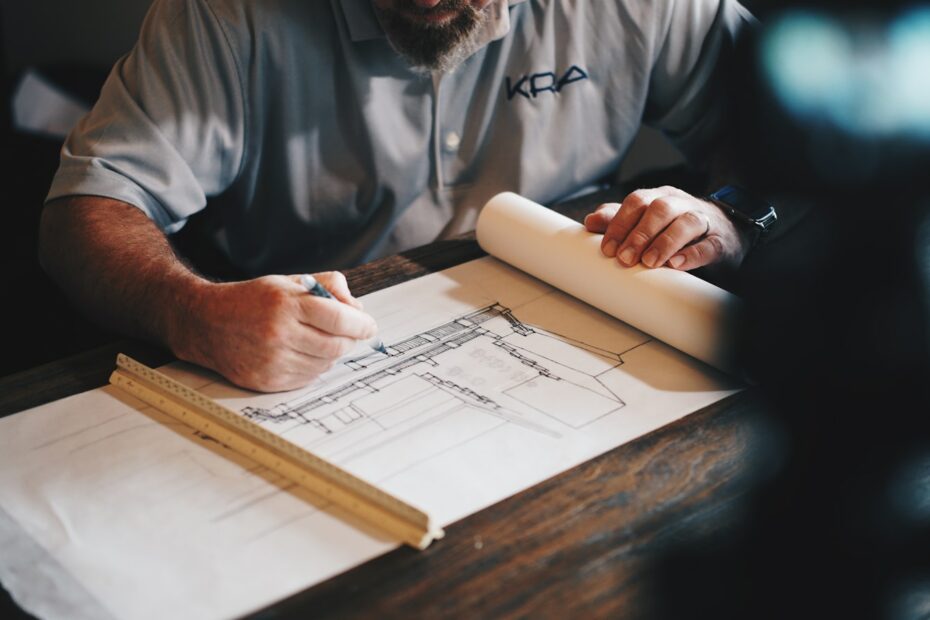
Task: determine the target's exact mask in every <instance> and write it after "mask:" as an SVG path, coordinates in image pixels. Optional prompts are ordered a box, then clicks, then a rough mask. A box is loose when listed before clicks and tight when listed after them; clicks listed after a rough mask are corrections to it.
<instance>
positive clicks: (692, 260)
mask: <svg viewBox="0 0 930 620" xmlns="http://www.w3.org/2000/svg"><path fill="white" fill-rule="evenodd" d="M724 254H725V250H724V247H723V242H722V240H721V239H720V237H718V236H717V235H711V236H709V237H707V238H706V239H703V240H701V241H699V242H697V243H695V244H693V245H689V246H688V247H686V248H685V249H683V250H682V251H681V252H678V253H676V254H675V255H674V256H672V257H671V258H669V259H668V266H669V267H671V268H673V269H679V270H681V271H690V270H691V269H697V268H698V267H703V266H705V265H710V264H711V263H715V262H717V261H719V260H720V259H721V258H722V257H723V256H724ZM660 264H661V263H660Z"/></svg>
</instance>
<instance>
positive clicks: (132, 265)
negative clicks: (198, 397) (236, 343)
mask: <svg viewBox="0 0 930 620" xmlns="http://www.w3.org/2000/svg"><path fill="white" fill-rule="evenodd" d="M39 257H40V261H41V263H42V266H43V267H44V269H45V270H46V272H47V273H48V274H49V275H50V276H51V277H52V279H53V280H55V281H56V282H57V283H58V285H59V286H60V287H61V288H62V289H63V290H64V292H65V293H66V294H67V295H68V296H69V297H70V298H71V299H72V301H73V302H74V303H75V304H76V305H77V306H78V307H79V308H80V309H81V310H82V311H83V312H85V313H86V314H87V315H88V316H90V317H91V318H92V319H93V320H94V321H96V322H98V323H100V324H101V325H103V326H104V327H106V328H107V329H111V330H114V331H117V332H119V333H122V334H124V335H127V336H130V337H135V338H143V339H146V340H149V341H152V342H157V343H159V344H162V345H165V346H167V347H169V348H172V349H174V346H173V345H174V343H175V342H176V341H177V340H178V338H179V334H180V330H181V328H182V327H183V320H184V318H185V317H189V315H190V311H191V310H192V309H193V308H194V306H195V305H196V303H197V302H196V299H197V297H198V296H199V295H200V294H201V292H202V291H203V290H204V288H205V287H207V286H209V283H207V282H206V281H205V280H203V279H202V278H200V277H198V276H197V275H195V274H194V273H192V272H191V270H190V269H188V268H187V267H186V266H185V265H184V264H183V263H182V262H181V261H180V260H179V259H178V258H177V256H176V255H175V254H174V251H173V250H172V248H171V245H170V244H169V243H168V240H167V239H166V238H165V236H164V234H162V232H161V231H160V230H158V228H157V227H156V226H155V225H154V224H153V223H152V222H151V220H149V218H148V217H146V215H145V214H144V213H142V212H141V211H140V210H139V209H137V208H135V207H133V206H131V205H128V204H126V203H123V202H119V201H116V200H111V199H107V198H100V197H94V196H81V197H73V198H64V199H61V200H57V201H54V202H52V203H49V204H48V205H47V206H46V208H45V210H44V211H43V214H42V220H41V224H40V237H39Z"/></svg>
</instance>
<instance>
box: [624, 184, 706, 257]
mask: <svg viewBox="0 0 930 620" xmlns="http://www.w3.org/2000/svg"><path fill="white" fill-rule="evenodd" d="M682 203H683V200H682V199H680V198H678V197H675V196H670V197H661V198H656V199H655V200H653V201H652V202H651V203H649V205H648V206H647V207H646V208H645V209H644V210H643V212H642V215H641V217H640V218H639V221H638V222H637V223H636V225H635V226H634V227H633V228H632V230H630V231H629V234H627V236H626V239H625V240H624V241H623V243H620V244H619V245H618V248H617V252H616V256H617V260H619V261H620V263H621V264H623V265H626V266H627V267H632V266H633V265H635V264H636V263H638V262H640V260H642V258H643V256H644V254H645V253H646V251H647V250H651V249H652V244H653V243H654V242H655V241H656V240H658V238H659V236H660V235H661V234H662V233H663V231H665V230H666V229H667V228H668V227H669V226H670V225H671V224H672V223H673V222H674V221H675V220H676V219H677V218H678V217H679V216H680V215H681V214H682V212H683V211H685V209H686V205H685V204H682ZM702 233H703V227H701V228H700V229H699V230H698V232H697V234H702ZM679 234H680V233H679ZM693 239H694V237H691V238H689V239H687V240H686V241H684V242H683V243H682V244H681V245H679V246H678V247H675V248H673V249H672V250H671V251H669V255H671V253H672V252H674V251H675V250H678V249H680V248H681V246H682V245H684V243H687V242H688V241H692V240H693ZM668 241H669V239H668V238H666V243H668ZM650 258H651V259H654V258H655V254H654V253H651V254H650ZM660 264H661V263H660ZM648 266H650V267H651V266H652V265H648Z"/></svg>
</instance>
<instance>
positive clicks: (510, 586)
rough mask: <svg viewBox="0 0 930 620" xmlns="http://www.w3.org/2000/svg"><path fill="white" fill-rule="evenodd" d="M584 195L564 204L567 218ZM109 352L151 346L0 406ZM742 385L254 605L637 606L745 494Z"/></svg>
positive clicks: (641, 609)
mask: <svg viewBox="0 0 930 620" xmlns="http://www.w3.org/2000/svg"><path fill="white" fill-rule="evenodd" d="M589 206H590V202H588V203H586V204H577V205H568V211H569V214H570V215H571V216H573V217H575V218H576V219H578V218H580V217H581V216H582V215H583V214H584V213H585V212H587V211H588V210H589ZM483 255H484V254H483V252H482V251H481V250H480V248H479V247H478V245H477V243H475V241H474V239H473V237H472V236H471V235H465V236H463V237H460V238H457V239H453V240H448V241H441V242H437V243H434V244H430V245H428V246H424V247H422V248H418V249H417V250H414V251H411V252H406V253H404V254H400V255H397V256H392V257H389V258H385V259H382V260H379V261H375V262H373V263H370V264H368V265H364V266H361V267H358V268H355V269H351V270H348V271H347V272H346V276H347V278H348V280H349V283H350V286H351V287H352V289H353V291H354V292H355V293H356V294H357V295H364V294H366V293H370V292H372V291H375V290H379V289H382V288H385V287H388V286H392V285H394V284H398V283H400V282H404V281H407V280H410V279H412V278H416V277H419V276H422V275H426V274H428V273H431V272H434V271H437V270H440V269H443V268H446V267H449V266H452V265H456V264H459V263H461V262H464V261H467V260H471V259H474V258H478V257H480V256H483ZM118 351H124V352H127V353H129V354H130V355H133V356H134V357H137V358H138V359H140V360H141V361H144V362H146V363H149V364H159V363H163V362H166V361H169V360H170V355H169V354H168V353H167V352H165V351H163V350H160V349H157V348H154V347H151V346H148V345H143V344H140V343H134V342H128V341H124V342H119V343H116V344H114V345H110V346H107V347H104V348H101V349H98V350H95V351H92V352H89V353H86V354H82V355H79V356H75V357H71V358H68V359H64V360H61V361H58V362H55V363H52V364H47V365H45V366H41V367H39V368H35V369H33V370H30V371H27V372H23V373H19V374H16V375H12V376H9V377H6V378H3V379H0V415H6V414H9V413H12V412H15V411H19V410H22V409H25V408H28V407H33V406H36V405H39V404H42V403H44V402H49V401H52V400H55V399H58V398H62V397H64V396H67V395H70V394H74V393H77V392H80V391H83V390H87V389H92V388H95V387H99V386H101V385H104V384H105V383H106V381H107V377H108V376H109V373H110V372H111V371H112V369H113V367H114V360H115V356H116V353H117V352H118ZM759 406H760V405H759V400H758V398H757V397H756V396H755V394H754V393H752V392H743V393H741V394H738V395H736V396H734V397H731V398H729V399H727V400H725V401H723V402H720V403H717V404H715V405H713V406H711V407H708V408H705V409H703V410H701V411H699V412H697V413H694V414H692V415H690V416H688V417H686V418H684V419H682V420H680V421H678V422H676V423H674V424H671V425H668V426H666V427H664V428H661V429H659V430H657V431H655V432H653V433H650V434H648V435H646V436H644V437H641V438H639V439H637V440H635V441H633V442H630V443H628V444H625V445H623V446H621V447H619V448H617V449H615V450H612V451H610V452H608V453H606V454H604V455H602V456H600V457H598V458H595V459H593V460H591V461H589V462H587V463H585V464H583V465H581V466H579V467H576V468H574V469H572V470H570V471H567V472H565V473H563V474H561V475H559V476H556V477H554V478H552V479H550V480H547V481H545V482H543V483H541V484H539V485H537V486H535V487H533V488H530V489H527V490H526V491H524V492H522V493H520V494H518V495H515V496H513V497H511V498H509V499H507V500H505V501H502V502H500V503H498V504H496V505H494V506H491V507H490V508H487V509H485V510H483V511H481V512H479V513H477V514H475V515H472V516H470V517H468V518H466V519H464V520H462V521H460V522H458V523H455V524H453V525H451V526H450V527H448V528H447V530H446V538H445V539H443V540H440V541H438V542H436V543H434V544H433V545H432V546H431V547H430V548H429V549H427V550H426V551H422V552H417V551H414V550H411V549H408V548H400V549H397V550H396V551H394V552H391V553H388V554H386V555H384V556H382V557H380V558H377V559H375V560H373V561H371V562H368V563H366V564H364V565H362V566H359V567H357V568H356V569H353V570H351V571H349V572H346V573H344V574H342V575H340V576H337V577H335V578H333V579H331V580H329V581H327V582H325V583H322V584H319V585H318V586H316V587H314V588H311V589H309V590H307V591H306V592H303V593H301V594H299V595H296V596H294V597H292V598H291V599H288V600H286V601H283V602H280V603H278V604H276V605H274V606H273V607H271V608H269V609H266V610H264V611H262V612H261V613H260V614H258V615H259V616H260V617H269V618H274V617H282V618H290V617H295V618H296V617H301V618H303V617H400V616H403V617H410V616H416V617H423V616H427V617H436V616H442V617H521V616H545V617H571V616H572V615H576V616H583V617H591V616H595V617H636V616H641V615H648V609H649V608H650V596H651V592H652V590H651V586H650V582H649V575H650V574H651V567H652V565H653V563H654V562H655V561H656V559H657V558H660V557H661V556H662V554H663V553H664V550H665V549H666V548H667V547H668V546H669V544H671V543H672V542H674V541H676V540H679V539H681V538H683V537H686V536H688V535H691V534H693V533H695V532H714V531H720V530H722V529H725V528H726V527H727V526H728V524H729V523H730V521H731V515H732V514H733V513H734V506H736V505H738V503H739V498H740V496H741V494H742V493H743V489H744V485H743V479H744V474H745V472H746V469H747V466H746V461H747V454H748V453H749V452H750V448H749V439H748V438H749V422H748V421H749V419H750V418H751V413H752V412H754V411H755V410H757V409H758V408H759Z"/></svg>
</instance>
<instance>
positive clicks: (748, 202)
mask: <svg viewBox="0 0 930 620" xmlns="http://www.w3.org/2000/svg"><path fill="white" fill-rule="evenodd" d="M711 198H712V199H714V200H719V201H720V202H722V203H724V204H726V205H727V206H729V207H730V208H732V209H733V210H734V211H736V212H737V213H739V214H740V215H742V216H743V217H745V218H746V219H748V220H751V221H753V222H755V223H756V224H757V225H759V226H762V227H763V228H767V227H768V226H770V225H771V224H772V223H773V222H774V221H775V208H774V207H772V205H770V204H769V203H767V202H766V201H764V200H762V199H760V198H758V197H756V196H753V195H752V194H750V193H748V192H746V191H745V190H743V189H740V188H739V187H735V186H733V185H728V186H727V187H724V188H722V189H720V190H718V191H716V192H714V193H713V194H711Z"/></svg>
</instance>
